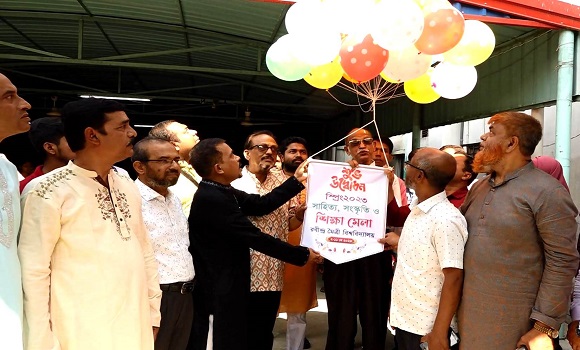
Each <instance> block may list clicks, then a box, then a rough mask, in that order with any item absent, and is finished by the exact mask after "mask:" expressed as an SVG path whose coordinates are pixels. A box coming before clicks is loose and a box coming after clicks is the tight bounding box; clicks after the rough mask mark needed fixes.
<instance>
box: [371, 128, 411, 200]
mask: <svg viewBox="0 0 580 350" xmlns="http://www.w3.org/2000/svg"><path fill="white" fill-rule="evenodd" d="M382 141H383V142H382V143H381V141H379V139H374V141H373V146H374V147H375V151H374V153H373V160H374V162H375V165H376V166H380V167H384V166H387V160H388V164H391V163H392V161H393V155H392V153H391V152H393V141H391V140H390V139H389V138H385V139H383V140H382ZM383 149H384V153H383ZM385 155H386V156H387V157H386V158H385ZM391 189H392V191H390V192H393V195H394V196H395V199H396V201H397V204H398V205H399V206H402V205H407V204H409V203H408V202H407V186H405V182H404V181H402V180H401V179H400V178H399V177H398V176H396V175H395V178H394V180H393V183H392V185H391Z"/></svg>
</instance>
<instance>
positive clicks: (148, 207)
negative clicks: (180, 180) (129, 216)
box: [135, 179, 195, 284]
mask: <svg viewBox="0 0 580 350" xmlns="http://www.w3.org/2000/svg"><path fill="white" fill-rule="evenodd" d="M135 183H136V184H137V188H138V189H139V192H140V193H141V199H143V202H142V207H141V209H142V212H143V221H145V226H146V227H147V231H149V237H150V238H151V244H152V245H153V251H154V252H155V259H157V263H159V283H161V284H168V283H174V282H188V281H191V280H193V277H194V276H195V272H194V269H193V259H192V258H191V254H190V253H189V250H188V248H189V229H188V224H187V218H186V217H185V215H184V214H183V211H182V208H181V202H180V201H179V198H177V196H176V195H175V194H174V193H173V192H172V191H171V189H168V191H169V194H168V195H167V197H164V196H163V195H161V194H160V193H158V192H156V191H154V190H153V189H151V188H150V187H149V186H147V185H145V184H144V183H143V182H141V181H139V179H137V180H135Z"/></svg>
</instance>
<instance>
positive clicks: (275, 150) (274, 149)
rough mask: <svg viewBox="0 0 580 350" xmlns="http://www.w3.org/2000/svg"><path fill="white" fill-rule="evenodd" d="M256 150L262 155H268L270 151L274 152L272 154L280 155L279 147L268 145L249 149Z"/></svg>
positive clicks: (254, 146)
mask: <svg viewBox="0 0 580 350" xmlns="http://www.w3.org/2000/svg"><path fill="white" fill-rule="evenodd" d="M254 148H256V149H257V150H258V152H260V153H266V152H268V150H270V151H272V153H278V146H268V145H253V146H252V147H249V148H248V150H252V149H254Z"/></svg>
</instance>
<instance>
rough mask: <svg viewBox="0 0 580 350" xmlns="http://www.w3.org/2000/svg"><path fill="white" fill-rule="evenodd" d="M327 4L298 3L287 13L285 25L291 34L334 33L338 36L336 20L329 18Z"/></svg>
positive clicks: (314, 1)
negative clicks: (334, 22)
mask: <svg viewBox="0 0 580 350" xmlns="http://www.w3.org/2000/svg"><path fill="white" fill-rule="evenodd" d="M327 7H328V6H326V4H325V3H323V2H320V0H307V1H298V2H297V3H295V4H293V5H292V6H290V8H289V9H288V12H286V18H285V20H284V23H285V24H286V30H287V31H288V33H290V34H311V33H321V32H333V33H336V34H338V33H339V31H338V28H336V26H335V25H334V24H333V21H334V19H332V18H330V17H329V16H327V12H328V9H327Z"/></svg>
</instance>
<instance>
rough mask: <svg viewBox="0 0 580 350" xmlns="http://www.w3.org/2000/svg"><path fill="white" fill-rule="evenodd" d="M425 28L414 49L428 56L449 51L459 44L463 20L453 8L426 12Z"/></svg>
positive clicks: (463, 24) (463, 27) (463, 25)
mask: <svg viewBox="0 0 580 350" xmlns="http://www.w3.org/2000/svg"><path fill="white" fill-rule="evenodd" d="M426 12H427V13H426V14H425V27H424V28H423V33H422V34H421V36H420V37H419V39H418V40H417V41H416V42H415V47H416V48H417V49H418V50H419V51H421V52H423V53H426V54H428V55H438V54H441V53H444V52H447V51H449V50H451V49H452V48H453V47H455V45H457V44H458V43H459V41H460V40H461V37H462V36H463V32H464V31H465V20H464V19H463V15H462V14H461V12H459V11H457V9H455V8H454V7H451V6H449V8H442V9H434V10H433V11H426Z"/></svg>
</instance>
